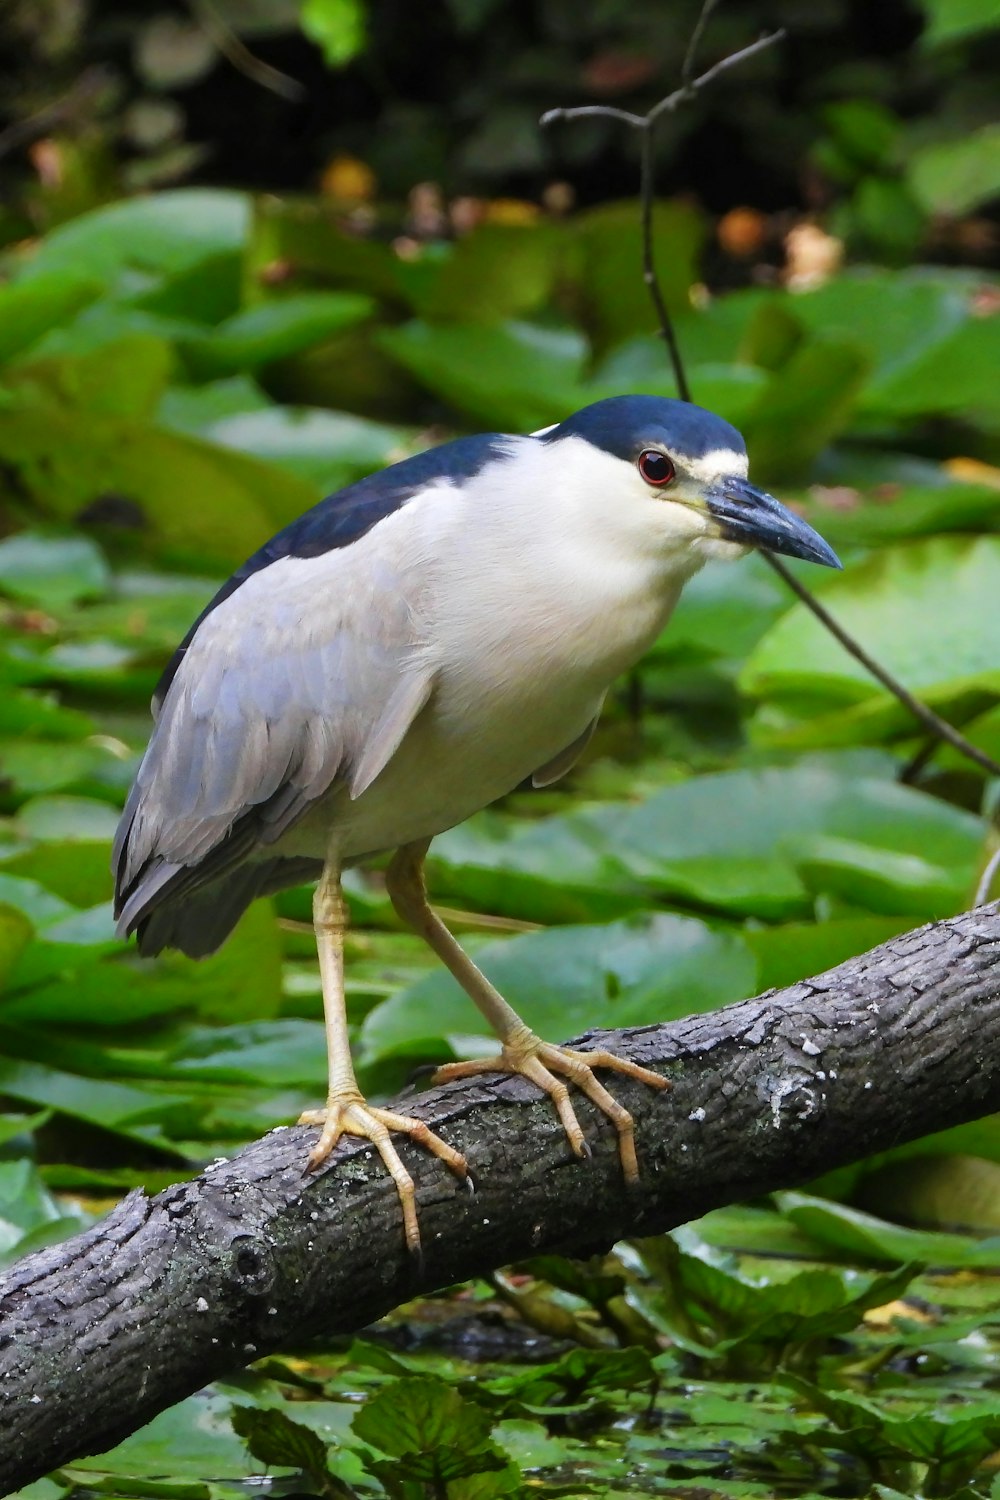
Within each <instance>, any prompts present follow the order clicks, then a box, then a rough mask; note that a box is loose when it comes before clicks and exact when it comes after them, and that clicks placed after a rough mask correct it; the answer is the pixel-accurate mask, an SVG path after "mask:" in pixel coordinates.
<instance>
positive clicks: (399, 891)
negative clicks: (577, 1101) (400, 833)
mask: <svg viewBox="0 0 1000 1500" xmlns="http://www.w3.org/2000/svg"><path fill="white" fill-rule="evenodd" d="M428 842H429V841H428ZM426 853H427V843H420V844H406V845H404V846H403V848H402V849H399V850H397V852H396V854H395V855H394V856H393V859H392V862H391V863H390V865H389V869H388V871H387V874H386V886H387V889H388V892H389V897H390V899H391V901H392V904H393V906H394V907H395V909H396V911H397V912H398V913H399V915H400V916H401V917H402V918H403V920H404V922H408V923H409V924H410V926H411V927H412V928H413V929H414V931H415V932H418V933H419V934H420V936H421V937H422V938H423V939H424V940H425V941H426V942H427V943H428V944H429V945H430V947H431V948H433V950H434V952H435V953H436V954H437V955H438V957H439V958H440V959H441V961H442V963H444V964H445V965H446V966H447V968H449V969H450V970H451V972H452V974H454V976H455V978H456V979H457V980H458V982H459V984H460V985H461V986H462V988H463V989H464V990H465V992H466V994H467V995H469V996H470V998H471V999H472V1000H473V1001H474V1002H475V1004H476V1005H477V1006H478V1008H479V1010H480V1011H481V1012H482V1014H483V1015H484V1016H485V1017H486V1019H487V1021H488V1022H489V1023H490V1025H491V1026H492V1028H493V1030H494V1031H495V1032H496V1034H497V1036H498V1037H499V1038H500V1043H501V1047H500V1055H499V1056H498V1057H493V1058H483V1059H477V1060H476V1061H475V1062H460V1063H447V1064H446V1065H445V1066H444V1067H443V1068H438V1070H437V1072H436V1073H435V1075H434V1081H435V1082H436V1083H446V1082H448V1080H449V1079H453V1078H469V1077H472V1076H474V1075H475V1074H478V1073H520V1074H521V1075H522V1077H524V1078H529V1079H530V1080H531V1082H532V1083H534V1084H537V1086H538V1087H539V1088H540V1089H541V1090H542V1091H543V1093H546V1094H548V1096H549V1098H550V1099H551V1100H552V1102H553V1104H554V1105H555V1107H556V1111H557V1113H558V1115H559V1118H560V1120H561V1121H562V1125H563V1129H564V1130H565V1132H566V1135H567V1137H568V1139H569V1143H570V1145H571V1146H572V1148H573V1150H574V1151H575V1152H576V1154H577V1156H588V1155H589V1154H590V1153H589V1150H588V1147H587V1143H586V1141H585V1140H584V1136H583V1131H582V1130H581V1128H580V1122H579V1120H578V1119H577V1117H576V1112H575V1110H574V1109H573V1104H572V1101H571V1099H570V1096H569V1089H568V1088H567V1087H566V1084H565V1083H564V1082H563V1081H562V1078H559V1077H557V1076H556V1075H557V1074H562V1075H563V1077H565V1078H568V1079H569V1081H570V1082H571V1083H575V1084H576V1086H577V1087H578V1088H579V1089H580V1090H581V1092H582V1093H584V1094H586V1096H587V1098H588V1099H589V1100H590V1101H591V1103H593V1104H595V1105H596V1106H597V1108H598V1109H599V1110H601V1112H602V1113H603V1114H605V1115H607V1117H608V1119H609V1120H610V1121H611V1122H612V1124H613V1125H614V1127H615V1129H616V1130H617V1132H618V1149H619V1154H620V1156H621V1162H622V1170H623V1172H624V1173H625V1178H626V1180H627V1181H628V1182H636V1181H637V1180H638V1177H639V1164H638V1162H637V1160H636V1154H635V1130H634V1126H633V1123H632V1116H631V1115H630V1114H629V1112H628V1110H627V1109H625V1108H624V1106H623V1105H621V1104H619V1103H618V1101H617V1099H615V1098H614V1096H613V1095H612V1094H609V1093H608V1091H607V1089H606V1088H605V1087H604V1085H603V1084H601V1083H599V1082H598V1080H597V1078H595V1076H594V1071H593V1070H594V1068H611V1069H613V1070H614V1071H615V1072H618V1073H624V1074H626V1075H627V1076H628V1077H629V1078H638V1079H639V1080H640V1081H641V1082H642V1083H646V1084H648V1085H649V1087H650V1088H654V1089H665V1088H669V1086H670V1085H669V1083H668V1081H667V1079H665V1078H661V1077H660V1076H659V1074H658V1073H651V1072H650V1070H649V1069H648V1068H641V1067H640V1066H639V1064H638V1063H634V1062H629V1061H628V1059H627V1058H624V1057H616V1056H615V1055H614V1053H612V1052H605V1051H600V1052H580V1051H576V1050H574V1049H573V1048H570V1047H557V1046H554V1045H553V1044H551V1043H549V1042H543V1041H542V1040H541V1038H540V1037H537V1036H536V1035H535V1033H534V1032H533V1031H532V1030H531V1029H530V1028H529V1027H528V1026H526V1025H525V1024H524V1022H523V1021H522V1020H521V1018H520V1016H519V1015H518V1014H517V1012H516V1011H515V1010H514V1009H513V1008H512V1007H511V1006H509V1005H508V1004H507V1001H506V1000H505V999H504V998H503V996H502V995H501V994H500V992H499V991H498V990H496V989H494V987H493V985H492V984H490V982H489V980H488V979H487V978H486V975H485V974H483V973H482V972H481V971H480V970H479V969H477V968H476V965H475V964H474V963H473V962H472V960H471V958H469V956H468V954H467V953H466V952H465V951H464V949H463V948H462V947H461V946H460V945H459V944H458V943H457V942H456V941H455V939H454V938H453V937H452V935H451V933H450V932H449V931H448V929H447V927H446V926H445V925H444V923H443V922H442V921H441V919H440V917H438V916H437V915H436V914H435V913H434V912H433V911H432V910H431V908H430V906H429V904H428V901H427V890H426V887H425V885H424V873H423V865H424V856H425V854H426Z"/></svg>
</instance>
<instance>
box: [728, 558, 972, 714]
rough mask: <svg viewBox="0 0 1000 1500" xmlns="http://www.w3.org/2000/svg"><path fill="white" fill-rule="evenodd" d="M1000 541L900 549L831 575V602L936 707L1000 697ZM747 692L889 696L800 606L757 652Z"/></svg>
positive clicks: (746, 677) (841, 699)
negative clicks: (965, 698) (979, 694)
mask: <svg viewBox="0 0 1000 1500" xmlns="http://www.w3.org/2000/svg"><path fill="white" fill-rule="evenodd" d="M998 596H1000V537H976V538H967V537H934V538H929V539H927V540H925V541H920V542H914V543H912V544H911V545H908V546H899V547H892V548H889V549H887V550H886V551H884V552H881V553H878V554H877V555H875V556H873V557H870V558H868V559H867V561H865V562H863V563H860V564H858V565H856V566H854V567H852V568H850V569H849V570H848V571H847V572H845V573H844V574H843V575H839V576H837V577H836V578H833V579H831V580H830V581H829V582H826V583H825V586H824V588H823V602H824V604H825V605H826V606H827V608H828V609H829V610H830V611H831V613H832V614H833V615H835V616H836V618H837V619H838V620H839V621H840V622H841V624H842V625H843V626H844V627H845V629H847V630H849V631H850V632H851V634H852V635H853V636H854V637H855V639H857V640H860V641H863V642H864V645H865V649H866V650H867V651H868V652H870V653H871V655H872V656H874V657H876V658H877V659H878V661H880V662H881V663H882V665H883V666H885V667H886V668H888V670H889V671H890V672H892V673H893V675H894V676H896V677H897V678H898V679H899V680H900V681H901V682H903V683H904V684H905V685H906V686H907V687H908V688H910V690H911V691H913V692H917V693H920V694H921V695H922V696H923V697H924V698H926V699H927V700H928V701H930V702H931V703H932V704H933V705H934V706H936V707H940V706H942V705H946V704H947V703H948V702H949V701H950V700H951V699H953V698H955V697H957V696H958V695H959V694H961V693H963V692H965V691H967V690H968V689H970V688H980V689H982V690H984V691H987V692H991V693H993V692H995V693H998V694H1000V668H998V666H997V663H998V662H1000V611H997V610H995V609H992V608H990V607H988V604H987V601H990V600H993V599H995V598H997V597H998ZM740 686H741V687H742V688H743V689H744V691H745V692H748V693H750V694H752V695H753V696H755V697H761V698H764V697H770V696H782V695H784V696H788V695H792V694H795V693H804V694H805V693H807V694H808V696H809V698H810V699H812V700H816V699H818V698H820V697H826V698H828V699H831V700H833V702H835V703H843V704H848V703H860V702H863V701H864V700H865V699H869V698H879V697H880V698H885V697H887V696H888V695H887V694H886V691H885V689H884V688H882V687H881V686H879V685H878V684H877V683H875V682H874V681H873V679H872V678H871V676H870V675H869V673H868V672H866V670H865V668H864V667H863V666H862V665H861V664H860V662H857V661H855V659H854V658H853V657H852V656H848V654H847V653H846V652H845V651H844V650H843V648H842V647H841V646H840V645H839V644H838V643H837V642H836V641H835V640H834V639H833V637H832V636H831V635H830V634H829V633H828V632H827V630H826V629H825V628H824V626H823V625H821V624H820V622H819V621H818V620H817V619H816V618H815V616H814V615H812V614H811V613H810V612H809V611H808V610H807V609H806V608H805V606H804V605H801V604H796V605H795V606H793V608H792V609H790V610H789V611H788V613H787V614H786V615H784V616H783V617H782V619H781V620H779V621H778V623H777V624H776V625H775V626H773V627H772V629H771V630H770V631H768V633H767V635H765V636H764V638H763V640H762V641H760V643H759V644H758V645H757V647H756V649H755V650H754V651H753V652H752V654H751V656H750V658H749V660H748V661H747V663H746V666H745V668H744V670H743V672H742V674H741V677H740Z"/></svg>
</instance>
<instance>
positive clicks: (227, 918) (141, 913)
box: [119, 858, 323, 958]
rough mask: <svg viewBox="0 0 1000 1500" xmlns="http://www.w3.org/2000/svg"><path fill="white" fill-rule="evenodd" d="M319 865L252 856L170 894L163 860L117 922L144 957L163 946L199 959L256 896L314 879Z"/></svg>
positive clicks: (220, 940) (222, 938) (214, 946)
mask: <svg viewBox="0 0 1000 1500" xmlns="http://www.w3.org/2000/svg"><path fill="white" fill-rule="evenodd" d="M322 870H323V861H322V860H320V859H306V858H296V859H280V858H275V859H266V860H257V861H254V862H253V863H252V864H245V865H240V866H239V867H238V868H237V869H235V870H231V871H229V873H228V874H226V875H224V876H222V878H221V879H219V880H213V881H211V882H210V883H209V884H206V885H201V886H199V887H197V889H195V890H191V889H188V890H185V891H184V892H183V893H178V894H177V895H176V896H175V897H174V898H173V899H171V895H170V892H169V890H164V889H163V887H164V886H165V885H167V884H168V882H169V880H170V877H171V874H173V873H175V872H176V866H173V867H172V866H169V865H165V866H163V867H162V869H161V870H158V871H151V872H150V875H149V876H147V877H146V878H145V879H144V880H143V881H142V883H141V884H140V886H139V889H138V890H137V891H136V892H135V893H134V894H133V896H132V897H131V898H130V900H129V901H128V903H127V906H126V909H125V910H124V911H123V912H122V916H121V919H120V922H119V927H120V928H121V929H122V930H124V931H128V932H135V934H136V937H137V938H138V941H139V952H140V953H141V954H142V955H143V957H144V958H152V957H153V956H154V955H155V954H157V953H162V951H163V949H164V948H177V949H179V950H180V952H181V953H186V954H187V955H188V957H189V958H205V957H207V955H208V954H209V953H214V952H215V950H216V949H217V948H219V947H221V946H222V944H223V943H224V942H225V940H226V938H227V937H228V936H229V934H230V933H231V932H232V930H233V928H234V927H235V926H236V923H237V922H238V921H239V919H240V917H241V916H242V915H243V913H244V912H245V911H246V909H247V907H248V906H249V905H250V903H251V901H253V900H254V898H255V897H256V896H270V895H273V894H274V892H275V891H281V890H286V889H287V888H288V887H289V886H292V885H300V884H302V882H303V881H306V880H316V879H317V878H318V876H319V875H320V874H321V873H322Z"/></svg>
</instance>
